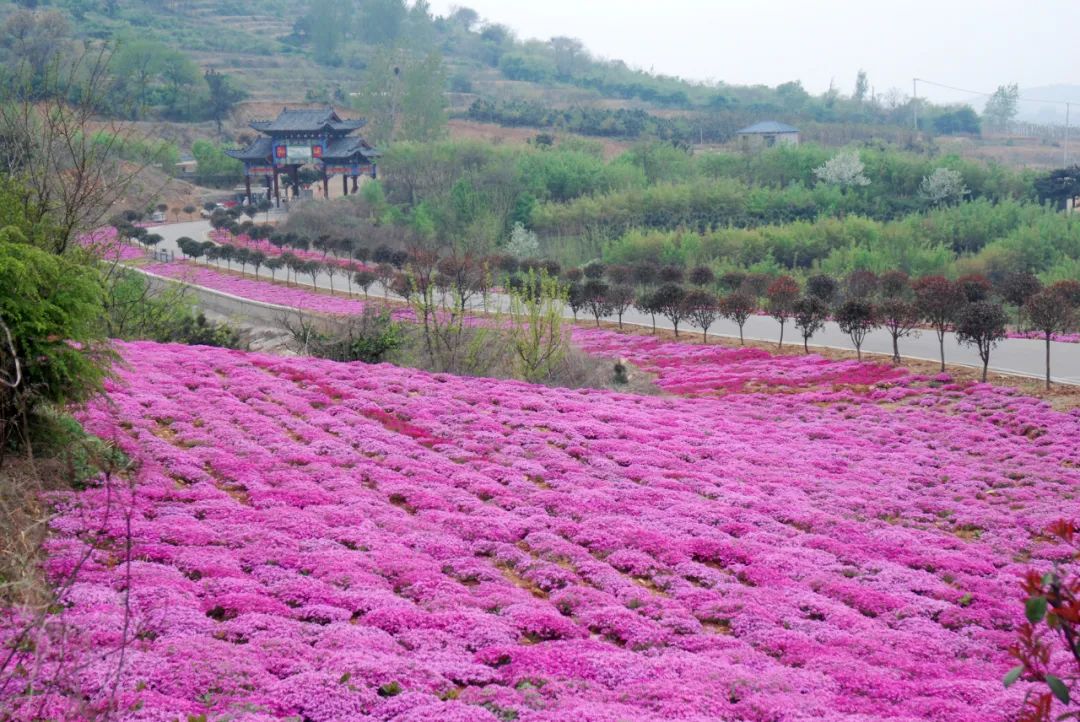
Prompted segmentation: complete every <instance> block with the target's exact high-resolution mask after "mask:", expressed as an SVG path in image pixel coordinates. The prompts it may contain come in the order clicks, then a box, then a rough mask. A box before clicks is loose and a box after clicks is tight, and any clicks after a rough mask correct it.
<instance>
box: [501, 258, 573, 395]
mask: <svg viewBox="0 0 1080 722" xmlns="http://www.w3.org/2000/svg"><path fill="white" fill-rule="evenodd" d="M564 303H566V290H565V289H564V288H563V287H562V286H561V285H560V284H559V282H558V279H556V278H554V277H552V276H549V275H548V274H547V273H545V272H543V271H541V272H540V273H539V274H537V273H536V272H534V271H529V272H528V273H527V274H526V275H525V278H524V282H523V283H522V285H521V287H520V288H519V289H517V290H511V291H510V312H509V321H510V323H509V333H510V345H511V348H512V349H513V352H514V355H515V358H516V361H517V366H518V376H519V377H520V378H522V379H524V380H526V381H532V382H534V383H535V382H540V381H543V380H545V379H547V378H549V377H550V376H551V375H552V373H553V372H554V371H555V369H557V368H558V367H559V365H560V364H561V363H562V362H563V359H565V358H566V354H567V351H568V350H569V343H570V342H569V339H568V338H567V334H566V332H565V330H564V328H563V314H562V309H563V304H564Z"/></svg>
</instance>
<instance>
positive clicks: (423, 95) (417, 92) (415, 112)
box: [401, 52, 446, 143]
mask: <svg viewBox="0 0 1080 722" xmlns="http://www.w3.org/2000/svg"><path fill="white" fill-rule="evenodd" d="M404 83H405V91H404V94H403V96H402V98H401V116H402V117H401V138H402V139H403V140H411V141H417V142H421V143H426V142H430V141H433V140H438V139H439V138H442V137H443V136H444V135H446V99H445V96H444V95H443V91H444V89H445V88H446V71H445V70H444V68H443V63H442V58H441V57H440V56H439V55H438V54H437V53H434V52H433V53H429V54H428V55H427V56H426V57H425V58H424V59H423V60H420V61H418V62H410V63H408V64H407V65H406V66H405V72H404Z"/></svg>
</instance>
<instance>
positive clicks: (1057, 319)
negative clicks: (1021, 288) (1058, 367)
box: [1023, 288, 1076, 389]
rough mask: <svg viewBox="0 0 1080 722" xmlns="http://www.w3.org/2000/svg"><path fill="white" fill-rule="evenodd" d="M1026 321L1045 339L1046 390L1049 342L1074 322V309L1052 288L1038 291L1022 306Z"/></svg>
mask: <svg viewBox="0 0 1080 722" xmlns="http://www.w3.org/2000/svg"><path fill="white" fill-rule="evenodd" d="M1023 311H1024V315H1025V316H1027V318H1028V321H1029V322H1030V323H1031V325H1032V326H1033V327H1034V328H1035V329H1036V330H1037V331H1040V332H1041V333H1042V334H1043V335H1044V336H1045V338H1046V388H1048V389H1049V388H1050V341H1051V340H1053V336H1054V334H1055V333H1064V332H1065V331H1068V330H1070V329H1071V328H1072V326H1073V324H1074V323H1075V322H1076V309H1074V308H1073V305H1072V303H1070V301H1069V299H1068V298H1067V297H1066V296H1065V294H1062V293H1057V292H1056V291H1054V290H1053V288H1049V289H1046V290H1044V291H1040V292H1039V293H1036V294H1035V295H1033V296H1031V297H1030V298H1028V299H1027V302H1026V303H1024V306H1023Z"/></svg>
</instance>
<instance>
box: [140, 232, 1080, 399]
mask: <svg viewBox="0 0 1080 722" xmlns="http://www.w3.org/2000/svg"><path fill="white" fill-rule="evenodd" d="M209 230H210V224H209V222H208V221H193V222H190V223H173V224H167V225H163V226H159V227H157V228H155V229H154V232H155V233H158V234H160V235H161V236H162V237H163V238H164V239H165V240H164V241H162V242H161V243H160V244H158V246H157V248H158V250H159V251H166V252H172V253H175V254H176V257H177V258H179V257H180V252H179V248H177V246H176V239H178V238H180V237H182V236H189V237H191V238H195V239H196V240H205V239H206V234H207V233H208V232H209ZM219 265H224V264H219ZM302 280H303V281H304V282H305V285H311V284H310V283H307V282H308V281H310V277H307V278H304V279H302ZM344 286H345V280H344V278H343V277H341V276H337V277H336V278H335V279H334V288H335V289H337V290H338V292H339V293H340V292H341V289H342V288H343V287H344ZM318 287H319V288H327V289H328V288H330V279H329V277H328V276H325V275H323V276H320V277H319V278H318ZM372 293H373V295H381V293H382V290H381V288H378V287H376V288H375V289H374V290H373V291H372ZM493 302H494V303H495V304H496V305H500V304H505V303H506V299H505V298H499V297H496V298H495V299H494V300H493ZM570 315H571V314H570V311H569V309H568V310H567V311H566V316H567V317H570ZM623 323H629V324H635V325H639V326H646V327H648V326H651V325H652V321H651V319H650V318H649V317H648V316H647V315H644V314H640V313H638V312H636V311H634V310H633V309H630V310H629V311H627V313H626V315H625V316H623ZM656 325H657V327H658V328H667V329H670V328H671V324H670V323H668V321H667V320H666V319H663V318H657V319H656ZM683 328H684V327H683V325H682V324H680V331H682V330H683ZM686 330H687V335H688V336H689V335H690V334H691V332H692V331H693V327H692V326H688V327H686ZM779 333H780V325H779V324H778V323H777V322H776V321H775V320H774V319H773V318H771V317H768V316H754V317H752V318H750V319H749V320H748V321H747V322H746V327H745V329H744V335H745V337H746V338H747V339H752V340H757V341H776V339H777V338H778V337H779ZM697 334H698V337H699V338H700V334H701V331H700V329H699V330H698V331H697ZM709 335H710V336H726V337H731V338H738V335H739V328H738V326H736V325H735V324H734V323H732V322H731V321H728V320H726V319H720V320H718V321H717V322H716V324H715V325H714V326H712V327H710V328H709ZM784 336H785V344H786V343H787V340H788V339H790V340H791V342H792V343H797V342H800V341H801V339H799V338H798V333H797V331H796V330H795V328H794V326H793V325H792V324H791V323H790V322H789V323H788V326H787V328H786V329H785V331H784ZM812 342H813V345H814V346H819V347H827V348H841V349H847V350H851V349H852V348H853V347H852V345H851V340H850V339H849V338H848V337H847V335H846V334H844V333H843V332H842V331H841V330H840V329H839V327H838V326H837V325H836V324H835V323H831V322H830V323H827V324H826V325H825V328H824V329H822V330H821V331H819V332H818V333H817V334H815V335H814V338H813V339H812ZM863 352H864V353H871V354H886V355H889V356H891V355H892V338H891V337H890V336H889V334H888V332H886V331H884V330H880V329H879V330H876V331H873V332H871V333H870V334H868V335H867V337H866V341H865V342H864V343H863ZM900 353H901V354H902V355H903V356H904V357H906V358H916V359H925V360H929V361H936V360H938V359H939V358H940V356H939V352H938V340H937V334H935V333H934V332H933V331H922V332H919V333H918V335H917V336H913V337H911V338H905V339H901V341H900ZM1051 355H1052V357H1053V364H1052V365H1053V372H1054V373H1053V379H1054V381H1057V382H1059V383H1067V384H1076V385H1080V344H1075V343H1057V342H1054V343H1052V344H1051ZM945 359H946V360H947V361H948V362H949V363H955V364H962V365H966V366H976V367H981V366H982V361H980V359H979V355H978V353H977V352H976V351H975V350H974V349H973V348H970V347H967V346H961V345H960V344H959V343H957V341H956V338H955V337H954V336H953V334H951V333H949V334H946V337H945ZM1045 364H1046V344H1045V343H1044V342H1042V341H1038V340H1028V339H1016V338H1010V339H1005V340H1004V341H1002V342H1001V343H1000V344H999V345H998V347H997V348H995V349H994V351H993V353H992V354H991V356H990V369H991V370H992V371H998V372H1001V373H1007V374H1014V375H1018V376H1033V377H1036V378H1042V377H1043V376H1044V375H1045V374H1046V365H1045Z"/></svg>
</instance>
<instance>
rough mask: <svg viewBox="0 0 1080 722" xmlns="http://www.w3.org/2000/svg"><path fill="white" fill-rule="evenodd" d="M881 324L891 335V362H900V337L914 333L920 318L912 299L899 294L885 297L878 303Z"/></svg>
mask: <svg viewBox="0 0 1080 722" xmlns="http://www.w3.org/2000/svg"><path fill="white" fill-rule="evenodd" d="M878 315H879V317H880V319H881V325H882V326H884V327H885V329H886V330H887V331H888V332H889V335H890V336H891V337H892V351H893V363H894V364H898V363H900V339H901V338H904V337H905V336H910V335H912V334H913V333H915V329H916V328H918V326H919V321H920V320H922V319H921V318H920V316H919V309H918V307H917V306H916V305H915V303H914V302H913V301H909V300H907V299H906V298H901V297H899V296H891V297H889V298H886V299H885V300H883V301H882V302H881V303H880V304H879V305H878Z"/></svg>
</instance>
